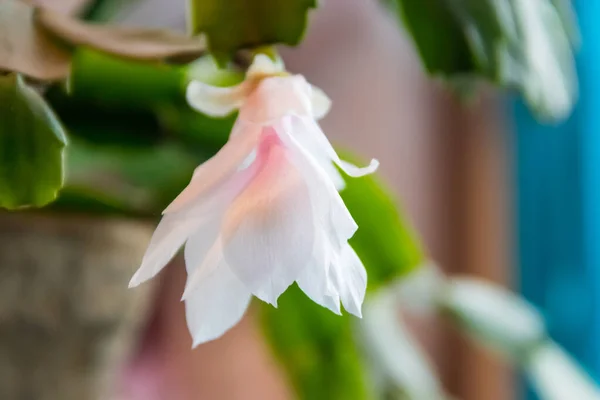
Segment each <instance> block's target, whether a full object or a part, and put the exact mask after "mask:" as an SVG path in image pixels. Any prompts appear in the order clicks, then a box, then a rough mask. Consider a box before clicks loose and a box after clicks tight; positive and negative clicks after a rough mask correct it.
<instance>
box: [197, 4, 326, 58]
mask: <svg viewBox="0 0 600 400" xmlns="http://www.w3.org/2000/svg"><path fill="white" fill-rule="evenodd" d="M188 1H189V2H190V3H189V4H190V8H189V16H188V19H189V24H190V30H191V32H192V33H193V34H199V33H204V34H206V36H207V37H208V47H209V49H210V51H211V52H212V53H213V54H214V55H215V56H216V57H217V58H218V59H219V60H220V61H222V60H225V59H227V58H228V57H229V56H231V55H232V54H233V53H234V52H235V51H236V50H239V49H243V48H253V47H260V46H265V45H271V44H286V45H292V46H293V45H297V44H298V43H300V40H301V39H302V36H303V34H304V31H305V29H306V23H307V18H308V17H307V14H308V11H309V9H311V8H314V7H316V6H317V1H316V0H255V1H247V0H228V1H221V0H188Z"/></svg>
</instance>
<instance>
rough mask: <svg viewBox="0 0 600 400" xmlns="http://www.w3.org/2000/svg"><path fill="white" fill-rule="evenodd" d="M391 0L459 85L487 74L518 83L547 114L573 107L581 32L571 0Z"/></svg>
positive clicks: (432, 63)
mask: <svg viewBox="0 0 600 400" xmlns="http://www.w3.org/2000/svg"><path fill="white" fill-rule="evenodd" d="M384 1H385V2H386V3H387V4H388V5H389V6H391V7H392V8H393V9H394V11H395V13H396V14H397V15H398V17H399V18H400V19H401V21H402V23H403V25H404V26H406V28H407V29H408V31H409V32H410V34H411V35H412V37H413V40H414V43H415V45H416V48H417V50H418V52H419V54H420V56H421V59H422V61H423V64H424V65H425V68H426V69H427V71H428V72H429V73H431V74H434V75H438V76H441V77H442V78H444V79H445V80H450V81H451V82H452V84H453V86H454V87H455V88H459V89H461V88H463V89H465V90H469V89H470V84H469V82H472V81H474V80H477V79H481V78H483V79H485V80H488V81H490V82H492V83H494V84H497V85H499V86H501V87H503V88H509V89H516V90H518V91H519V92H520V93H521V94H522V95H523V96H524V97H525V98H526V100H527V102H528V103H529V106H530V107H531V108H532V109H533V110H534V111H535V113H536V114H537V116H538V118H541V119H546V120H552V121H554V120H561V119H563V118H566V117H567V116H568V115H569V114H570V112H571V110H572V107H573V104H574V102H575V100H576V98H577V82H576V80H577V79H576V71H575V66H574V57H573V50H574V47H576V46H577V44H578V35H577V28H576V24H575V22H574V13H573V10H572V7H571V4H570V2H569V1H567V0H531V1H526V2H524V1H520V0H419V1H418V0H384ZM464 83H466V84H467V85H466V86H465V85H464Z"/></svg>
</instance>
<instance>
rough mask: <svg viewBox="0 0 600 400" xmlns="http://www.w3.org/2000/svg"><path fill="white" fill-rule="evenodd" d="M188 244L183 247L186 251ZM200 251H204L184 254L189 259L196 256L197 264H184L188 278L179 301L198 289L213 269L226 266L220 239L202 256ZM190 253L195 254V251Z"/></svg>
mask: <svg viewBox="0 0 600 400" xmlns="http://www.w3.org/2000/svg"><path fill="white" fill-rule="evenodd" d="M188 244H189V243H188ZM188 244H186V246H185V247H186V250H187V248H188ZM202 250H205V249H199V251H198V253H197V254H191V253H188V254H189V255H188V254H186V255H188V257H189V258H190V259H191V258H194V257H196V256H199V257H198V260H197V261H198V262H197V263H195V264H192V263H190V264H187V263H186V270H187V272H188V278H187V281H186V284H185V290H184V291H183V295H182V297H181V300H186V299H187V298H189V297H190V296H191V295H192V294H193V293H194V292H195V291H196V290H197V289H198V287H200V286H201V285H202V284H203V282H204V281H205V280H206V278H207V276H210V275H211V274H212V273H213V272H214V271H215V269H217V268H219V267H220V266H221V265H226V263H225V261H224V259H223V245H222V242H221V238H220V237H218V238H217V240H216V241H215V243H213V244H212V245H211V246H210V248H209V249H207V250H205V253H204V254H201V253H202ZM191 252H193V253H195V251H191ZM200 257H201V258H200ZM190 261H192V260H190ZM194 261H195V260H194Z"/></svg>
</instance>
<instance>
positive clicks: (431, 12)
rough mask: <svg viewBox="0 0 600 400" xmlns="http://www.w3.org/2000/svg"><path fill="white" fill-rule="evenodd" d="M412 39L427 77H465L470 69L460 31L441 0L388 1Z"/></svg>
mask: <svg viewBox="0 0 600 400" xmlns="http://www.w3.org/2000/svg"><path fill="white" fill-rule="evenodd" d="M388 2H389V3H390V6H391V7H392V8H393V9H394V11H395V12H396V13H397V14H398V17H399V18H400V19H401V20H402V22H403V23H404V25H405V27H406V28H407V30H408V31H409V32H410V34H411V35H412V37H413V39H414V41H415V44H416V47H417V51H418V52H419V55H420V56H421V60H422V61H423V64H424V66H425V68H426V69H427V71H428V72H429V73H430V74H436V75H438V74H439V75H442V76H451V75H455V74H458V75H460V74H467V73H470V72H471V71H472V70H473V69H474V68H475V66H474V64H473V60H472V59H471V55H470V51H469V45H468V43H467V40H466V38H465V35H464V33H463V30H462V27H461V26H460V24H459V23H458V21H457V20H456V18H454V15H453V14H452V12H451V11H450V9H449V7H448V6H447V4H446V3H445V2H444V1H443V0H442V1H441V0H422V1H414V0H389V1H388Z"/></svg>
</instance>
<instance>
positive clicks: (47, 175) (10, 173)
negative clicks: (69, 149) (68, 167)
mask: <svg viewBox="0 0 600 400" xmlns="http://www.w3.org/2000/svg"><path fill="white" fill-rule="evenodd" d="M0 104H1V105H2V106H1V107H0V207H4V208H8V209H16V208H20V207H27V206H34V207H41V206H43V205H45V204H48V203H49V202H51V201H52V200H54V199H55V198H56V195H57V192H58V190H59V189H60V188H61V186H62V184H63V150H64V147H65V145H66V144H67V141H66V137H65V132H64V130H63V128H62V126H61V124H60V122H59V121H58V119H57V118H56V116H55V115H54V112H53V111H52V109H51V108H50V107H49V106H48V105H47V104H46V102H45V101H44V99H43V98H42V97H41V96H40V95H39V94H38V93H37V92H36V91H35V90H33V89H32V88H30V87H29V86H27V85H26V84H25V82H24V81H23V79H22V78H20V77H19V76H16V75H9V76H5V77H0Z"/></svg>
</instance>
